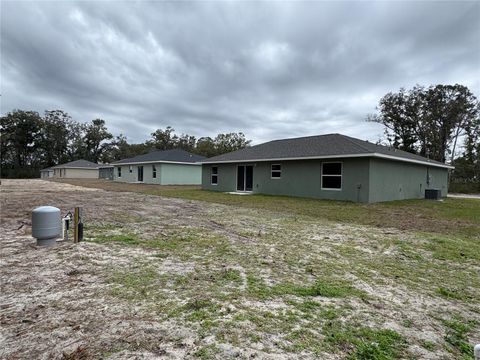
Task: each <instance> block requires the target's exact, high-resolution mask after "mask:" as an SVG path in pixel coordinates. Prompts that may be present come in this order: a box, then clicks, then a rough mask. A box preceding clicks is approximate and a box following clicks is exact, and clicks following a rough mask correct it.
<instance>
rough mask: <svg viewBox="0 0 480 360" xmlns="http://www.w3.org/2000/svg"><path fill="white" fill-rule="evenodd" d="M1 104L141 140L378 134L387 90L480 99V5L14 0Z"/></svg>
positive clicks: (5, 21)
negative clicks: (460, 91) (169, 131)
mask: <svg viewBox="0 0 480 360" xmlns="http://www.w3.org/2000/svg"><path fill="white" fill-rule="evenodd" d="M1 50H2V54H1V56H2V58H1V71H2V73H1V81H2V83H1V94H2V96H1V101H2V103H1V112H2V114H5V113H7V112H9V111H11V110H12V109H15V108H16V109H22V110H36V111H39V112H40V113H43V111H44V110H46V109H49V110H53V109H62V110H65V111H67V112H68V113H70V114H71V115H72V116H73V117H74V119H76V120H78V121H82V122H85V121H90V120H92V119H94V118H98V117H99V118H102V119H105V120H106V121H107V125H108V128H109V129H110V130H111V131H112V132H113V133H114V134H115V135H118V134H119V133H123V134H125V135H126V136H127V137H128V139H129V140H130V141H133V142H141V141H144V140H146V139H147V138H149V136H150V133H151V132H152V131H153V130H155V129H157V128H165V127H166V126H168V125H170V126H172V127H174V128H175V129H176V131H177V133H182V132H183V133H188V134H191V135H195V136H197V137H198V136H214V135H216V134H217V133H219V132H237V131H243V132H244V133H245V134H246V136H247V137H248V138H249V139H253V141H254V143H259V142H263V141H267V140H271V139H278V138H284V137H295V136H304V135H315V134H325V133H331V132H340V133H344V134H347V135H351V136H355V137H358V138H361V139H368V140H372V141H375V140H377V139H378V138H379V137H380V136H381V135H382V128H381V126H380V125H378V124H372V123H366V122H365V117H366V115H367V114H369V113H372V112H374V111H375V106H376V105H377V103H378V100H379V99H380V97H382V96H383V95H384V94H385V93H387V92H389V91H397V90H398V89H399V88H400V87H407V88H408V87H412V86H414V85H415V84H422V85H430V84H438V83H443V84H447V83H449V84H454V83H460V84H464V85H466V86H468V87H469V88H470V89H471V90H472V91H473V92H474V94H475V95H476V96H477V97H480V2H479V1H476V2H459V1H455V2H445V1H442V2H432V1H428V2H403V3H400V2H394V3H392V2H387V1H382V2H341V3H338V2H337V3H331V2H291V3H290V2H233V1H230V2H221V3H220V2H186V1H183V2H141V1H138V2H103V1H102V2H100V1H99V2H87V1H80V2H45V1H43V2H6V1H2V2H1Z"/></svg>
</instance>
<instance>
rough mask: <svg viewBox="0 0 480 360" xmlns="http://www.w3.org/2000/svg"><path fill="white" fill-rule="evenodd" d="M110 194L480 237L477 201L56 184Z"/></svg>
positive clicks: (105, 183)
mask: <svg viewBox="0 0 480 360" xmlns="http://www.w3.org/2000/svg"><path fill="white" fill-rule="evenodd" d="M55 181H61V182H67V183H69V184H74V185H80V186H85V187H93V188H100V189H105V190H109V191H132V192H138V193H143V194H149V195H158V196H165V197H174V198H182V199H189V200H200V201H206V202H212V203H220V204H225V205H233V206H237V207H238V206H241V207H247V208H253V209H265V210H273V211H278V210H279V209H281V210H282V211H285V212H288V213H292V214H298V215H306V216H311V217H315V218H321V219H325V220H329V221H334V222H342V223H355V224H363V225H373V226H377V227H388V228H397V229H401V230H416V231H428V232H433V233H439V234H445V233H448V234H452V235H464V236H469V237H472V236H473V237H477V238H478V235H479V234H480V205H479V201H478V200H476V199H458V198H457V199H453V198H447V199H444V200H443V201H428V200H403V201H391V202H385V203H377V204H357V203H350V202H341V201H331V200H317V199H307V198H294V197H287V196H269V195H250V196H236V195H231V194H226V193H221V192H214V191H205V190H201V189H200V188H199V187H194V186H183V187H182V186H160V185H151V184H127V183H117V182H113V181H102V180H89V179H64V180H55Z"/></svg>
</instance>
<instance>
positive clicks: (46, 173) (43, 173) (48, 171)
mask: <svg viewBox="0 0 480 360" xmlns="http://www.w3.org/2000/svg"><path fill="white" fill-rule="evenodd" d="M51 177H53V169H52V168H51V167H48V168H45V169H42V170H40V178H41V179H48V178H51Z"/></svg>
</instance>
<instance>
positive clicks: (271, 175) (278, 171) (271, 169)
mask: <svg viewBox="0 0 480 360" xmlns="http://www.w3.org/2000/svg"><path fill="white" fill-rule="evenodd" d="M274 166H280V170H273V167H274ZM274 172H275V173H279V174H280V176H277V177H275V176H273V173H274ZM281 178H282V164H280V163H275V164H270V179H272V180H279V179H281Z"/></svg>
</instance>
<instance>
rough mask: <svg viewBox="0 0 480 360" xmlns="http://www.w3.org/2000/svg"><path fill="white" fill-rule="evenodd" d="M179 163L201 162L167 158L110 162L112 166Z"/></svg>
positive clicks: (191, 163) (195, 163) (198, 163)
mask: <svg viewBox="0 0 480 360" xmlns="http://www.w3.org/2000/svg"><path fill="white" fill-rule="evenodd" d="M161 163H166V164H181V165H202V164H201V162H198V161H195V162H186V161H167V160H155V161H134V162H122V163H112V166H120V165H141V164H143V165H144V164H161Z"/></svg>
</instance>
